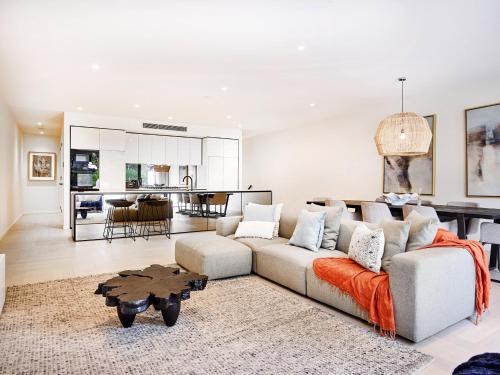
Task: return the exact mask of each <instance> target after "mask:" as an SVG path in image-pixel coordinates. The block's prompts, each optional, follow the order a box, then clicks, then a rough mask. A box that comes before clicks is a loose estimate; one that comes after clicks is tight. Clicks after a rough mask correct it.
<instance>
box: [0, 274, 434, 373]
mask: <svg viewBox="0 0 500 375" xmlns="http://www.w3.org/2000/svg"><path fill="white" fill-rule="evenodd" d="M111 276H112V275H100V276H91V277H82V278H74V279H66V280H59V281H51V282H45V283H38V284H30V285H22V286H15V287H10V288H8V290H7V300H6V304H5V307H4V312H3V314H2V315H1V316H0V357H1V358H0V373H1V374H9V375H10V374H384V375H387V374H409V373H413V372H415V371H417V370H418V369H419V368H421V367H423V366H425V365H426V364H427V363H429V362H430V360H431V357H430V356H428V355H426V354H423V353H420V352H418V351H416V350H413V349H412V348H411V347H410V346H408V345H405V344H402V343H400V342H397V341H393V340H390V339H387V338H383V337H380V336H379V335H378V334H377V333H374V332H373V331H372V330H371V329H369V328H364V327H358V326H356V325H354V324H352V323H350V322H347V321H345V320H344V319H342V318H341V317H338V316H335V315H333V314H332V313H330V312H328V311H324V310H323V309H320V308H318V307H315V306H312V305H311V304H309V303H308V302H307V301H306V300H304V299H303V298H302V297H300V296H297V295H295V294H293V293H290V292H288V291H286V290H284V289H281V288H276V287H274V286H272V285H270V284H269V282H267V281H265V280H263V279H261V278H259V277H258V276H246V277H239V278H234V279H227V280H221V281H209V283H208V286H207V288H206V289H205V290H204V291H201V292H193V293H192V294H191V299H190V300H187V301H185V302H183V305H182V307H181V313H180V316H179V319H178V321H177V324H176V325H175V326H173V327H170V328H169V327H166V326H165V325H164V324H163V320H162V318H161V313H160V312H157V311H154V309H153V308H152V307H151V308H150V309H149V310H148V311H147V312H145V313H142V314H138V315H137V317H136V319H135V322H134V325H133V326H132V327H131V328H128V329H125V328H122V326H121V324H120V322H119V321H118V318H117V315H116V309H115V308H110V307H106V306H105V304H104V298H103V297H102V296H99V295H94V294H93V292H94V290H95V289H96V286H97V284H98V282H102V281H104V280H106V279H107V278H109V277H111Z"/></svg>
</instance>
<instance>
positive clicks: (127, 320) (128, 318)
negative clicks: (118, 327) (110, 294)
mask: <svg viewBox="0 0 500 375" xmlns="http://www.w3.org/2000/svg"><path fill="white" fill-rule="evenodd" d="M116 311H117V313H118V319H120V322H121V323H122V326H123V327H125V328H128V327H131V326H132V323H134V319H135V314H123V313H122V311H121V309H120V306H116Z"/></svg>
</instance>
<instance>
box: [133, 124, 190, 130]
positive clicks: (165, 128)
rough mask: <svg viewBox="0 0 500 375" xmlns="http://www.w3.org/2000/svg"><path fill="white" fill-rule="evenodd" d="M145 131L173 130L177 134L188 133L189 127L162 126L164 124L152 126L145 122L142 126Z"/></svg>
mask: <svg viewBox="0 0 500 375" xmlns="http://www.w3.org/2000/svg"><path fill="white" fill-rule="evenodd" d="M142 127H143V128H144V129H159V130H171V131H175V132H187V130H188V128H187V126H177V125H162V124H151V123H147V122H144V123H143V124H142Z"/></svg>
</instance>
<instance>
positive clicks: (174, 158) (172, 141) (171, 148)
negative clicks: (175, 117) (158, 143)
mask: <svg viewBox="0 0 500 375" xmlns="http://www.w3.org/2000/svg"><path fill="white" fill-rule="evenodd" d="M163 138H164V139H163V141H164V142H165V164H167V165H179V162H178V155H177V153H178V138H177V137H163Z"/></svg>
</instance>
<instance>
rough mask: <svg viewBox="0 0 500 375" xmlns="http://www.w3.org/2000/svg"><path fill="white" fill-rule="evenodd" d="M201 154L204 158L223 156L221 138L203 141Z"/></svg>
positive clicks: (222, 141)
mask: <svg viewBox="0 0 500 375" xmlns="http://www.w3.org/2000/svg"><path fill="white" fill-rule="evenodd" d="M203 154H204V155H206V156H224V140H223V139H221V138H205V139H203Z"/></svg>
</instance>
